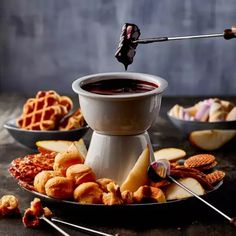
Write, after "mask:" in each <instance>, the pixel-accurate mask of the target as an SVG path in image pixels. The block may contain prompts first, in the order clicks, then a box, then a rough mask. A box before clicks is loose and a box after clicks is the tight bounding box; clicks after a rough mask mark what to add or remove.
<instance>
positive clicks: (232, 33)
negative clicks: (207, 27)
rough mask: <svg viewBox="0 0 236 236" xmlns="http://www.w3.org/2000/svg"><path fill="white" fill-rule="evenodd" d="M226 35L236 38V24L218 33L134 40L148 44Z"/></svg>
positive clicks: (227, 37)
mask: <svg viewBox="0 0 236 236" xmlns="http://www.w3.org/2000/svg"><path fill="white" fill-rule="evenodd" d="M217 37H224V39H226V40H228V39H232V38H236V26H233V27H231V29H225V30H224V32H223V33H218V34H202V35H201V34H200V35H187V36H178V37H155V38H147V39H137V40H134V41H132V43H134V44H138V43H139V44H147V43H155V42H165V41H175V40H184V39H203V38H217Z"/></svg>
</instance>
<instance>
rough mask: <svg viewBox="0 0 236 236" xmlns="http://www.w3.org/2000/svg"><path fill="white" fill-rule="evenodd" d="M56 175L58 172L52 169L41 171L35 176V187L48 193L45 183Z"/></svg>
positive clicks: (41, 191)
mask: <svg viewBox="0 0 236 236" xmlns="http://www.w3.org/2000/svg"><path fill="white" fill-rule="evenodd" d="M55 176H56V173H55V172H54V171H52V170H43V171H41V172H39V173H38V174H37V175H36V176H35V177H34V188H35V189H36V191H38V192H39V193H42V194H46V192H45V184H46V183H47V181H48V180H49V179H51V178H53V177H55Z"/></svg>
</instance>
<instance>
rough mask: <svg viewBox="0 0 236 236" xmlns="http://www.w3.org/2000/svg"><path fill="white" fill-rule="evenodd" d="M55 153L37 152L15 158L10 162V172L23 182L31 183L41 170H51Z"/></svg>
mask: <svg viewBox="0 0 236 236" xmlns="http://www.w3.org/2000/svg"><path fill="white" fill-rule="evenodd" d="M55 156H56V154H55V153H46V154H42V153H38V154H33V155H28V156H25V157H23V158H17V159H15V160H13V161H12V162H11V165H10V167H9V169H8V170H9V172H10V174H11V175H12V176H13V177H14V178H16V179H18V180H21V181H23V182H26V183H28V184H33V181H34V177H35V176H36V175H37V174H38V173H39V172H41V171H42V170H52V169H53V163H54V158H55Z"/></svg>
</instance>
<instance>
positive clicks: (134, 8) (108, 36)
mask: <svg viewBox="0 0 236 236" xmlns="http://www.w3.org/2000/svg"><path fill="white" fill-rule="evenodd" d="M125 22H132V23H135V24H137V25H138V26H139V27H140V29H141V33H142V37H151V36H177V35H191V34H205V33H218V32H222V31H223V30H224V29H225V28H228V27H231V26H232V25H234V24H236V1H235V0H227V1H223V0H208V1H206V0H1V1H0V69H1V71H0V91H1V92H3V91H4V92H21V93H24V94H27V95H31V94H34V93H35V92H36V91H38V90H42V89H54V90H56V91H58V92H61V93H67V94H68V93H69V94H70V93H71V94H72V93H73V91H72V89H71V83H72V81H73V80H75V79H76V78H77V77H79V76H83V75H86V74H91V73H98V72H108V71H123V70H124V69H123V66H122V65H121V64H120V63H118V62H117V61H116V60H115V58H114V53H115V51H116V47H117V44H118V40H119V35H120V31H121V27H122V25H123V24H124V23H125ZM235 52H236V40H230V41H225V40H224V39H221V38H217V39H202V40H196V41H193V40H191V41H190V40H189V41H181V42H180V41H178V42H166V43H159V44H152V45H146V46H139V47H138V50H137V54H136V57H135V61H134V64H133V65H132V66H130V68H129V71H135V72H144V73H150V74H155V75H159V76H162V77H163V78H165V79H166V80H168V82H169V88H168V91H167V92H166V93H165V94H166V95H199V94H201V95H236V66H235V62H236V53H235Z"/></svg>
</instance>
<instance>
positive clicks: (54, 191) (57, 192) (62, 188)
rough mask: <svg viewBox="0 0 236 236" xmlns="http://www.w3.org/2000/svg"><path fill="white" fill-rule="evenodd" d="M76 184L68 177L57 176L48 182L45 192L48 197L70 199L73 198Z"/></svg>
mask: <svg viewBox="0 0 236 236" xmlns="http://www.w3.org/2000/svg"><path fill="white" fill-rule="evenodd" d="M73 191H74V183H73V181H72V180H71V179H67V178H66V177H62V176H56V177H53V178H51V179H49V180H48V181H47V183H46V184H45V192H46V194H47V196H49V197H53V198H57V199H70V198H72V197H73Z"/></svg>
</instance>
